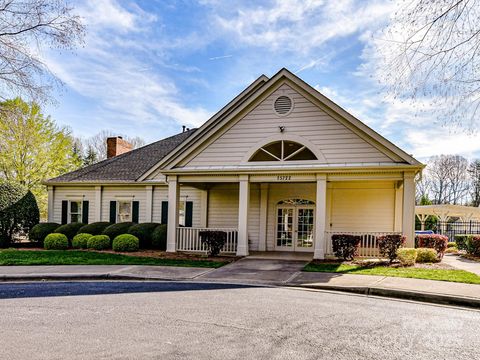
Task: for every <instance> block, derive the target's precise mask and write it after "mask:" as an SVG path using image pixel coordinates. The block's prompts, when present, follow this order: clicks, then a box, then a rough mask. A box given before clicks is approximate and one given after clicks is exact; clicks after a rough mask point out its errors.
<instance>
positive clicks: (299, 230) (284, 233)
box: [276, 205, 315, 251]
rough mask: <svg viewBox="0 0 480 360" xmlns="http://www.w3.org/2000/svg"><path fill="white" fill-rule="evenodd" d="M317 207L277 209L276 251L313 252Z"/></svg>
mask: <svg viewBox="0 0 480 360" xmlns="http://www.w3.org/2000/svg"><path fill="white" fill-rule="evenodd" d="M314 216H315V206H313V205H303V206H279V207H278V208H277V231H276V250H280V251H313V239H314V224H315V220H314Z"/></svg>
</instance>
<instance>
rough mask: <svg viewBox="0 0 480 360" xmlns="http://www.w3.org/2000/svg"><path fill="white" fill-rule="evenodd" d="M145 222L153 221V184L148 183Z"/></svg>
mask: <svg viewBox="0 0 480 360" xmlns="http://www.w3.org/2000/svg"><path fill="white" fill-rule="evenodd" d="M145 191H146V194H145V202H146V204H145V205H146V208H145V222H152V209H153V186H152V185H147V186H146V187H145Z"/></svg>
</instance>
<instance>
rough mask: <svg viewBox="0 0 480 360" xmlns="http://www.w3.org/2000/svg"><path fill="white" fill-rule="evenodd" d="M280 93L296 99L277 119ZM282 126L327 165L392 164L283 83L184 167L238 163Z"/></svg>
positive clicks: (388, 159)
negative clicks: (275, 106) (311, 147)
mask: <svg viewBox="0 0 480 360" xmlns="http://www.w3.org/2000/svg"><path fill="white" fill-rule="evenodd" d="M280 94H287V95H289V96H290V97H292V98H293V100H294V109H293V111H292V112H291V113H290V114H289V115H288V116H285V117H279V116H277V115H276V114H275V113H274V111H273V108H272V105H273V102H274V100H275V99H276V98H277V97H278V96H279V95H280ZM280 125H282V126H285V132H284V135H285V136H288V135H291V134H293V135H296V136H300V137H303V138H304V139H306V140H307V141H309V142H310V143H312V144H314V146H316V147H317V149H318V150H319V151H320V152H322V153H323V155H324V156H325V159H326V162H327V163H352V162H355V163H359V162H392V160H391V159H390V158H389V157H387V156H386V155H385V154H383V153H382V152H380V151H379V150H378V149H376V148H375V147H374V146H372V145H370V144H369V143H367V142H366V141H365V140H363V139H362V138H360V137H359V136H358V135H356V134H355V133H354V132H353V131H352V130H350V129H348V128H347V127H345V126H344V125H342V124H341V123H340V122H338V121H337V120H335V119H334V118H332V117H331V116H330V115H328V114H327V113H325V112H324V111H323V110H321V109H320V108H318V107H317V106H316V105H314V104H313V103H311V102H310V101H308V100H307V99H306V98H305V97H303V96H302V95H300V94H299V93H297V92H296V91H294V90H293V89H292V88H291V87H289V86H288V85H286V84H284V85H282V86H281V87H280V88H279V89H278V90H276V91H275V92H274V93H273V94H272V95H270V96H269V97H268V98H267V99H265V100H264V101H263V102H262V103H261V104H259V105H258V106H257V107H256V108H255V109H253V110H252V111H250V112H249V113H248V114H247V115H246V116H245V117H244V118H243V119H241V120H240V121H238V122H237V123H236V124H235V125H233V126H232V127H231V128H230V129H228V130H227V131H226V132H225V133H224V134H223V135H222V136H220V137H219V138H218V139H216V140H215V141H213V143H211V144H210V145H208V146H207V147H206V148H205V149H203V150H202V151H201V152H200V153H199V154H198V155H196V156H195V157H194V158H193V159H190V160H186V161H185V162H184V163H183V164H182V165H185V166H206V165H212V166H215V165H217V166H221V165H235V164H239V163H241V162H242V159H243V158H244V156H245V155H246V154H247V153H248V152H249V150H251V149H252V148H253V147H255V146H256V145H257V144H258V143H259V142H261V141H262V139H265V138H268V137H270V136H274V135H279V130H278V126H280Z"/></svg>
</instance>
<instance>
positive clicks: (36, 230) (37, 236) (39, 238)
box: [28, 222, 60, 246]
mask: <svg viewBox="0 0 480 360" xmlns="http://www.w3.org/2000/svg"><path fill="white" fill-rule="evenodd" d="M59 226H60V224H57V223H54V222H51V223H40V224H37V225H35V226H34V227H32V229H31V230H30V233H29V234H28V238H29V239H30V241H32V242H35V243H38V244H40V245H41V246H43V240H45V237H46V236H47V235H48V234H51V233H53V232H55V229H56V228H58V227H59Z"/></svg>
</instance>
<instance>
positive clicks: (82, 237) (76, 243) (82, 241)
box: [72, 233, 93, 249]
mask: <svg viewBox="0 0 480 360" xmlns="http://www.w3.org/2000/svg"><path fill="white" fill-rule="evenodd" d="M92 236H93V235H92V234H87V233H79V234H77V235H75V236H74V237H73V239H72V247H73V248H75V249H86V248H87V242H88V239H90V238H91V237H92Z"/></svg>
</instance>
